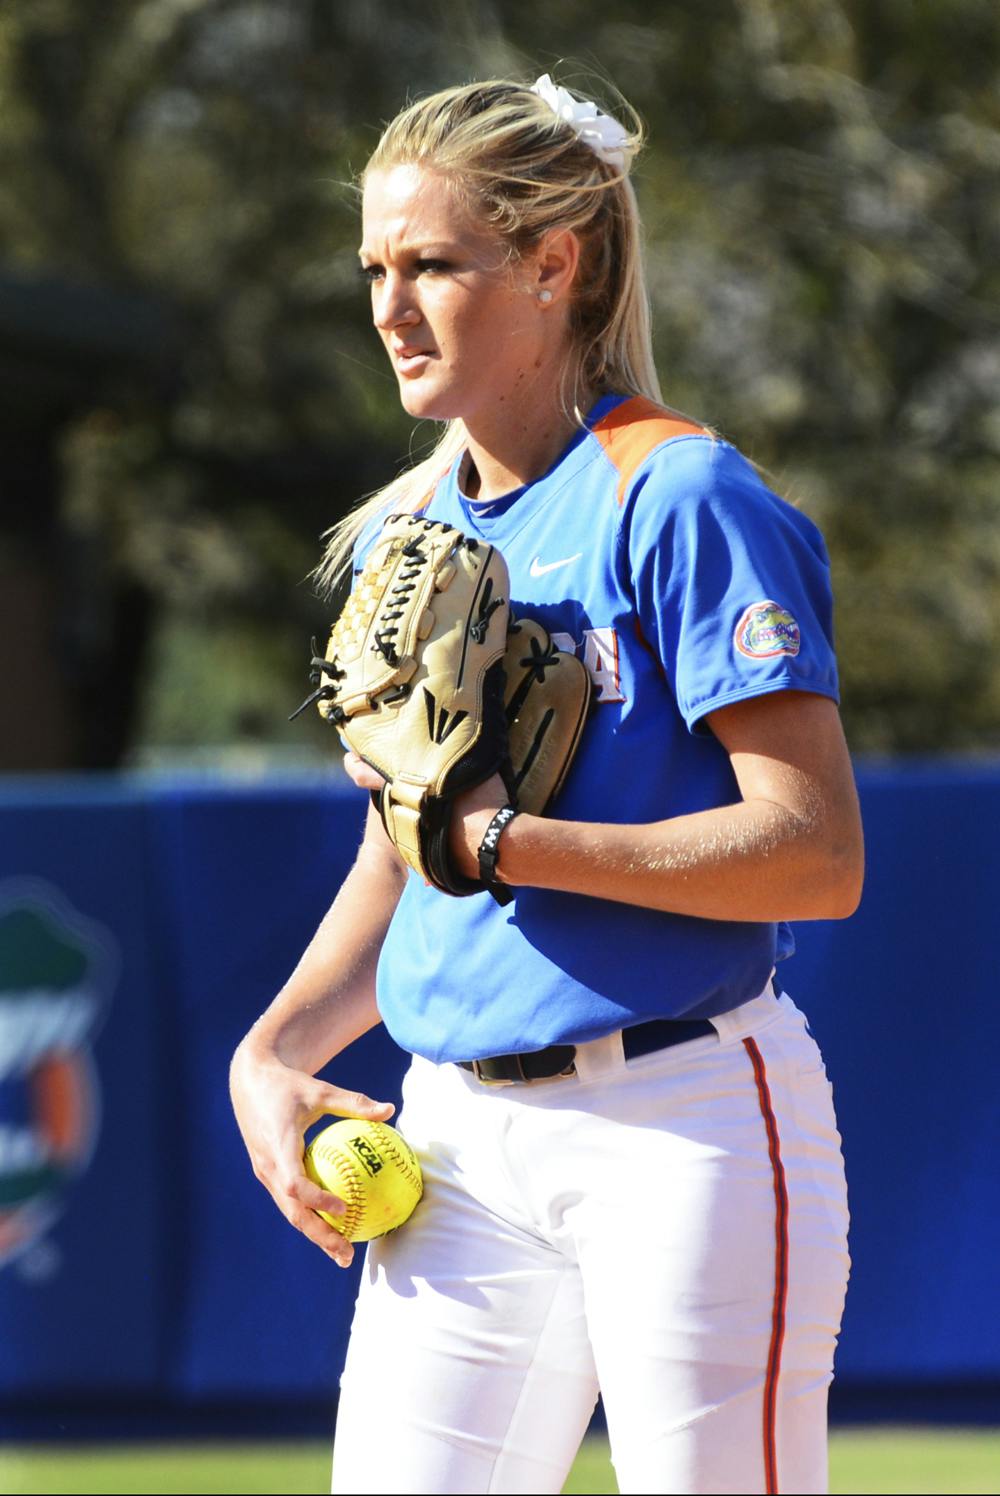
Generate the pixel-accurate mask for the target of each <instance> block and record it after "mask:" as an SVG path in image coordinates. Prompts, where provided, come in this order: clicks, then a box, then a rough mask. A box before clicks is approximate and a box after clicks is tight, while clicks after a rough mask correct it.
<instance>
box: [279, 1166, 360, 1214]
mask: <svg viewBox="0 0 1000 1496" xmlns="http://www.w3.org/2000/svg"><path fill="white" fill-rule="evenodd" d="M285 1194H286V1195H287V1196H288V1197H289V1199H291V1200H295V1201H296V1202H297V1203H298V1204H300V1205H304V1206H305V1207H306V1208H307V1209H308V1210H325V1211H326V1213H327V1215H332V1216H342V1215H345V1214H346V1212H347V1205H346V1204H345V1202H344V1201H343V1200H342V1199H341V1198H340V1196H339V1195H335V1194H333V1193H332V1192H331V1191H330V1190H325V1189H324V1188H323V1186H322V1185H320V1184H317V1183H316V1182H315V1180H313V1179H310V1178H309V1175H308V1174H296V1175H295V1177H294V1178H293V1179H290V1180H289V1181H288V1183H287V1184H286V1185H285Z"/></svg>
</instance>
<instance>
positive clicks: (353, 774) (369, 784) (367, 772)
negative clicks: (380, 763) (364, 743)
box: [344, 748, 385, 790]
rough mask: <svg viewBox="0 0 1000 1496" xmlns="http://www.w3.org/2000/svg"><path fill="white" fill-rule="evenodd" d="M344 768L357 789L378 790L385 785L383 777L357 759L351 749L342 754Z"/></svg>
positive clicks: (361, 759)
mask: <svg viewBox="0 0 1000 1496" xmlns="http://www.w3.org/2000/svg"><path fill="white" fill-rule="evenodd" d="M344 768H345V769H346V771H347V773H348V775H349V777H350V778H351V779H353V780H354V783H355V784H356V785H357V786H358V788H359V789H362V790H380V789H381V788H382V786H383V785H384V784H385V779H384V778H383V776H382V775H381V774H379V773H378V772H377V771H376V770H375V769H373V768H372V766H371V765H370V764H366V763H365V761H364V759H363V758H359V757H358V755H357V754H356V753H355V752H354V750H353V748H352V749H349V750H348V752H347V753H345V754H344Z"/></svg>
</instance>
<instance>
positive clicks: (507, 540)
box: [377, 395, 837, 1062]
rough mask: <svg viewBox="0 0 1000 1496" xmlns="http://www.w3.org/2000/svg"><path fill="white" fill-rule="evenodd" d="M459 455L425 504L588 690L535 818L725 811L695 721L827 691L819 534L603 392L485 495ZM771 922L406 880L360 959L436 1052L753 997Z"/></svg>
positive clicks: (708, 439) (783, 932)
mask: <svg viewBox="0 0 1000 1496" xmlns="http://www.w3.org/2000/svg"><path fill="white" fill-rule="evenodd" d="M463 466H464V464H463V461H462V459H459V460H458V461H456V463H455V464H454V465H453V467H452V468H451V469H450V470H449V472H448V473H447V474H446V475H445V476H444V477H443V478H442V479H441V481H440V483H439V484H438V486H437V488H436V490H435V492H434V494H433V496H432V498H431V499H430V502H429V504H428V507H427V513H428V514H429V515H430V516H431V517H432V518H435V519H440V520H444V521H446V522H447V523H449V524H453V525H455V526H457V527H458V528H459V529H461V530H464V531H465V532H466V533H467V534H472V535H476V536H479V537H481V538H482V539H483V540H484V541H486V542H488V543H489V544H492V545H496V546H498V547H499V549H500V550H501V551H502V552H503V555H504V557H505V559H506V561H507V565H508V567H509V570H510V577H511V602H512V606H513V609H514V612H515V614H516V615H518V616H530V617H533V618H536V619H538V620H539V621H540V622H541V623H543V624H544V625H545V626H546V628H548V630H549V631H550V633H551V634H552V635H553V637H554V638H555V640H556V642H557V643H558V644H559V645H560V646H561V647H562V648H564V649H572V650H574V651H576V653H577V654H578V655H579V656H580V657H581V658H582V659H583V661H584V663H585V664H586V666H587V668H588V670H589V671H590V674H591V677H592V679H593V682H594V688H595V689H594V705H593V708H592V710H591V715H590V718H589V720H588V722H587V726H586V728H585V731H584V735H583V740H582V742H581V745H580V749H579V752H578V754H577V757H576V759H575V761H574V764H573V767H572V769H571V771H570V773H569V775H568V777H567V779H566V782H565V784H564V786H563V788H562V790H561V791H560V793H559V795H558V797H557V798H556V800H555V801H553V803H552V804H551V805H550V807H549V810H548V814H549V815H551V816H554V817H557V818H564V819H568V820H579V821H601V822H605V823H607V822H613V823H616V824H622V825H626V824H641V823H645V822H652V821H658V820H664V819H667V818H669V817H671V816H677V815H685V814H688V813H690V812H694V811H698V810H705V809H710V808H713V807H715V806H719V805H726V804H733V803H735V802H736V801H738V800H739V798H740V797H739V790H738V787H737V784H736V781H735V777H734V775H733V771H732V768H731V766H730V763H729V759H728V756H727V754H726V752H725V750H724V749H723V747H722V745H721V744H720V743H719V741H718V739H717V738H716V737H715V736H714V735H713V734H712V733H711V731H710V730H709V729H708V727H707V725H706V722H705V719H706V717H707V716H708V715H709V714H710V713H711V712H713V711H715V710H716V709H717V708H719V707H722V706H725V705H727V704H729V703H732V702H737V701H741V700H745V699H748V698H750V697H754V696H759V695H762V694H765V693H767V692H770V691H784V690H799V691H810V692H814V693H818V694H820V695H824V696H829V697H831V698H833V699H836V697H837V671H836V662H835V657H834V651H833V638H832V601H831V594H830V579H829V564H828V560H827V555H826V549H825V547H824V544H823V540H822V537H821V535H820V533H819V531H818V530H817V529H816V527H815V525H814V524H813V523H812V522H811V521H810V520H809V519H808V518H807V517H806V516H805V515H804V514H802V513H801V512H800V511H799V510H797V509H795V508H793V507H792V506H791V505H790V504H787V503H785V502H784V501H783V500H782V499H780V498H779V497H777V495H775V494H774V493H773V492H772V491H771V490H770V489H769V488H768V487H767V485H766V484H765V483H764V481H763V479H762V478H761V476H760V475H759V473H758V472H757V470H756V469H755V468H754V467H753V465H752V464H751V463H749V462H748V461H747V460H746V459H745V458H744V457H743V456H741V454H740V453H739V452H738V451H737V450H736V449H735V448H734V447H732V446H731V445H730V444H729V443H727V442H725V441H722V440H720V439H719V438H718V437H716V436H714V435H713V434H712V433H710V432H707V431H706V430H704V428H702V427H699V426H697V425H695V424H693V423H692V422H690V421H687V420H685V419H684V418H682V417H679V416H676V415H674V414H672V413H671V412H669V411H667V410H664V409H662V408H661V407H659V406H657V405H655V404H653V403H652V402H651V401H649V400H645V399H642V398H639V397H634V398H623V397H622V396H618V395H612V396H607V397H605V398H604V399H602V400H601V401H599V402H598V404H597V405H596V407H595V408H594V409H593V410H592V411H591V413H590V416H589V418H588V420H587V423H586V426H585V428H584V429H582V430H581V431H580V432H579V433H578V434H577V435H576V436H575V437H574V439H573V440H572V441H571V442H570V444H569V446H568V447H567V449H566V450H565V451H564V452H563V453H562V454H561V456H560V457H559V459H558V460H557V461H556V462H555V463H554V464H553V466H552V468H551V469H550V470H549V471H548V472H547V473H545V474H544V475H543V476H542V477H541V478H539V479H538V480H536V481H535V482H533V483H530V484H528V485H526V486H525V487H524V488H521V489H518V490H517V491H516V492H514V493H510V494H506V495H504V496H503V497H502V498H500V499H497V500H495V501H493V502H485V503H480V502H476V501H473V500H470V499H469V498H468V497H466V496H465V494H463V492H462V482H461V480H462V472H463ZM791 949H792V939H791V935H790V932H789V931H788V930H787V929H786V927H784V926H776V925H773V924H758V923H749V922H744V921H741V920H733V921H732V922H728V921H717V920H705V919H693V918H689V917H687V916H681V915H673V914H665V913H660V912H657V911H653V910H648V909H639V908H635V907H633V906H630V905H628V904H619V903H611V902H607V901H604V900H599V899H593V898H589V897H584V896H581V895H575V894H566V893H560V892H554V891H551V890H545V889H534V888H530V887H526V888H518V889H517V890H516V893H515V897H514V900H513V902H512V903H511V904H510V905H509V906H507V907H506V908H500V907H499V906H498V905H497V904H496V903H495V902H494V901H493V899H492V898H491V897H490V896H489V895H488V894H485V893H484V894H479V895H474V896H472V897H471V898H465V899H454V898H450V897H448V896H447V895H445V894H441V893H439V892H438V891H437V890H435V889H433V888H429V887H427V886H426V885H425V884H424V883H423V882H422V880H421V879H420V878H419V877H417V876H416V875H415V874H411V875H410V877H409V881H408V883H407V887H406V889H405V892H404V894H403V897H402V899H401V901H400V904H399V906H398V908H397V911H396V914H395V916H394V918H393V921H392V924H391V926H390V929H389V932H388V935H387V937H386V940H385V944H384V946H383V950H382V956H381V960H380V964H379V971H378V984H377V986H378V1002H379V1008H380V1011H381V1013H382V1016H383V1018H384V1020H385V1022H386V1025H387V1027H388V1028H389V1031H390V1033H391V1034H392V1035H393V1037H394V1038H395V1039H396V1041H397V1042H398V1043H399V1044H401V1045H402V1046H403V1047H404V1048H406V1049H408V1050H410V1051H412V1052H414V1053H419V1054H422V1055H425V1056H426V1057H427V1058H429V1059H431V1060H434V1061H438V1062H441V1061H444V1060H467V1059H472V1058H476V1057H479V1056H482V1055H490V1054H504V1053H509V1052H513V1051H527V1050H535V1049H541V1048H543V1047H545V1046H546V1045H548V1044H557V1043H564V1042H566V1043H571V1042H574V1041H577V1042H579V1041H583V1040H587V1039H593V1038H598V1037H600V1036H601V1035H603V1034H605V1033H609V1032H611V1031H612V1030H614V1029H618V1028H621V1027H623V1026H624V1025H627V1024H633V1023H641V1022H644V1021H645V1020H647V1019H650V1018H657V1017H668V1018H669V1017H701V1018H705V1017H713V1016H715V1015H717V1014H719V1013H722V1012H726V1011H728V1010H729V1009H731V1008H734V1007H737V1006H738V1005H739V1004H740V1003H742V1002H745V1001H747V1000H748V999H749V998H751V997H754V996H756V995H757V993H759V992H760V991H761V990H762V989H763V987H764V985H765V983H766V981H767V978H768V975H769V973H770V971H771V968H772V967H773V965H774V964H775V961H776V960H779V959H781V958H783V957H784V956H786V955H788V954H789V953H790V951H791Z"/></svg>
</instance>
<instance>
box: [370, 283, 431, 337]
mask: <svg viewBox="0 0 1000 1496" xmlns="http://www.w3.org/2000/svg"><path fill="white" fill-rule="evenodd" d="M372 317H373V318H374V321H375V326H376V327H377V328H378V329H379V331H380V332H391V331H392V329H393V328H394V327H407V326H409V327H412V326H413V325H414V324H415V323H417V322H419V321H420V312H419V310H418V308H417V307H416V306H414V304H413V291H412V287H411V286H410V285H408V283H407V282H406V280H405V279H404V278H403V277H402V276H401V275H393V274H392V272H391V271H388V272H387V273H386V275H385V278H384V280H383V281H382V282H381V284H379V285H376V287H375V295H374V297H373V298H372Z"/></svg>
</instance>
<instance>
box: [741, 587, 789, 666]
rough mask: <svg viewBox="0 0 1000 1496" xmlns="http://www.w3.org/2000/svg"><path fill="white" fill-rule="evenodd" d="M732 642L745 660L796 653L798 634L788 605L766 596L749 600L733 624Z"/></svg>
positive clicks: (766, 658) (771, 657)
mask: <svg viewBox="0 0 1000 1496" xmlns="http://www.w3.org/2000/svg"><path fill="white" fill-rule="evenodd" d="M733 643H734V644H735V645H736V648H737V649H738V650H739V652H740V654H742V655H746V657H747V659H748V660H771V659H773V658H774V657H775V655H797V654H798V652H799V648H800V646H801V643H802V638H801V635H800V633H799V626H798V624H797V623H796V622H795V619H794V618H793V617H792V615H791V613H789V611H788V609H787V608H783V607H782V606H781V604H780V603H776V602H772V601H771V600H770V598H767V599H765V600H764V601H763V602H760V603H751V604H750V606H749V608H747V610H746V612H745V613H744V614H743V617H742V618H741V619H740V621H739V623H738V624H737V625H736V632H735V634H734V635H733Z"/></svg>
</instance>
